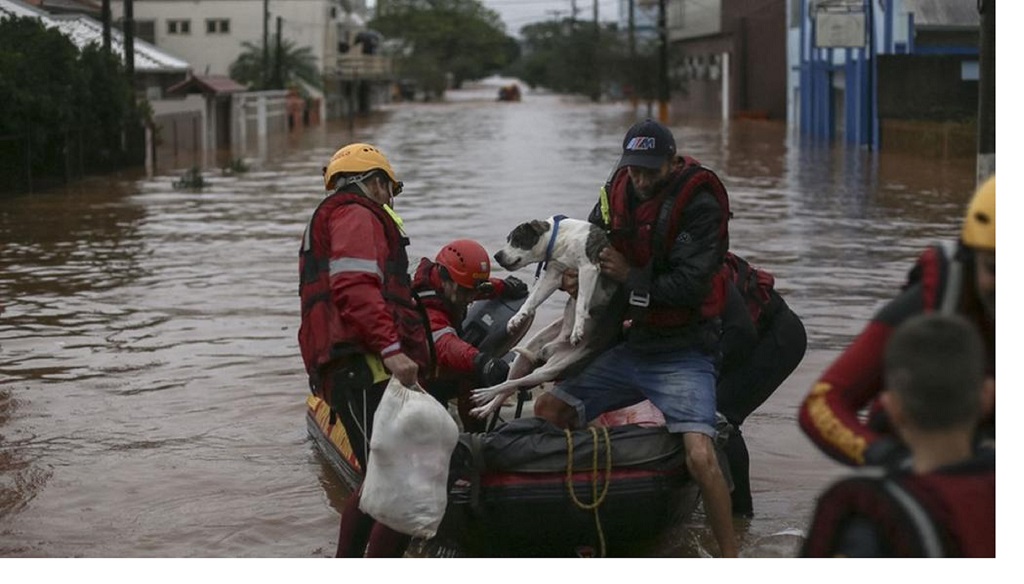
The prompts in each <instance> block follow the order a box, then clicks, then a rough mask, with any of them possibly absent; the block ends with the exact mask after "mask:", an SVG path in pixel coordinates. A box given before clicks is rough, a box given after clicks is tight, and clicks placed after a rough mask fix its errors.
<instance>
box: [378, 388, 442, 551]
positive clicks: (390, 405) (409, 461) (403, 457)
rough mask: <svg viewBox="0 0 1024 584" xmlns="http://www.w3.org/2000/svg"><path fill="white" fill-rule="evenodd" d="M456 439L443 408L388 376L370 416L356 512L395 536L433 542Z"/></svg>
mask: <svg viewBox="0 0 1024 584" xmlns="http://www.w3.org/2000/svg"><path fill="white" fill-rule="evenodd" d="M458 439H459V428H458V426H457V425H456V424H455V420H453V419H452V417H451V415H450V414H449V413H448V411H447V410H446V409H445V407H444V406H442V405H441V404H440V403H439V402H438V401H437V400H436V399H434V398H433V397H431V396H430V395H429V394H427V393H425V392H423V391H422V390H420V389H419V388H418V387H417V388H408V387H405V386H403V385H402V383H401V382H399V381H398V380H397V379H396V378H394V377H392V378H391V382H390V383H388V386H387V388H386V389H385V390H384V397H383V398H382V399H381V402H380V406H378V407H377V412H376V413H375V414H374V419H373V433H372V434H371V437H370V457H369V460H368V461H367V464H366V466H367V468H366V478H365V480H364V481H363V494H362V497H361V499H360V501H359V509H360V510H362V511H363V512H364V513H367V514H369V515H370V516H372V517H373V518H374V519H376V520H377V521H379V522H381V523H383V524H384V525H387V526H388V527H390V528H391V529H394V530H395V531H399V532H401V533H405V534H408V535H412V536H415V537H423V538H430V537H433V536H434V535H435V534H436V533H437V528H438V526H440V524H441V519H442V518H443V517H444V511H445V507H446V506H447V504H448V468H449V464H450V461H451V456H452V452H453V451H454V450H455V444H456V442H457V441H458Z"/></svg>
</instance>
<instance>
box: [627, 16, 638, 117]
mask: <svg viewBox="0 0 1024 584" xmlns="http://www.w3.org/2000/svg"><path fill="white" fill-rule="evenodd" d="M635 4H636V0H629V70H630V75H629V84H630V85H632V94H633V95H632V96H631V99H632V102H633V109H634V110H635V109H636V106H637V95H636V86H637V83H636V10H635V9H636V6H635Z"/></svg>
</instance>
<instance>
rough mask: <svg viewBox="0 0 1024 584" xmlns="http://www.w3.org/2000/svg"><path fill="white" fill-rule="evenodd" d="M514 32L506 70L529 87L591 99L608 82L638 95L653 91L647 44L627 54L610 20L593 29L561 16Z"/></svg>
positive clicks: (650, 53) (650, 50)
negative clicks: (516, 47)
mask: <svg viewBox="0 0 1024 584" xmlns="http://www.w3.org/2000/svg"><path fill="white" fill-rule="evenodd" d="M520 32H521V34H522V36H523V40H522V57H521V58H520V59H519V60H518V61H516V62H515V63H514V64H513V65H512V66H511V67H510V68H509V72H510V74H512V75H514V76H516V77H519V78H520V79H522V80H523V81H525V82H526V83H528V84H529V85H530V86H531V87H545V88H547V89H550V90H552V91H557V92H561V93H578V94H582V95H587V96H589V97H590V98H591V99H593V100H595V101H596V100H598V99H600V98H601V96H602V95H603V94H604V93H606V92H607V90H608V88H609V87H611V86H619V87H622V88H623V90H624V91H629V92H632V93H633V94H635V95H637V96H638V97H649V96H653V91H654V87H655V83H656V81H657V69H656V68H655V66H656V61H655V53H654V51H653V47H651V46H647V45H641V46H640V47H638V51H637V55H635V56H634V57H630V55H629V50H628V46H627V43H626V42H625V39H624V38H623V35H622V34H620V32H619V31H618V30H617V28H616V27H615V26H614V25H605V26H602V27H600V28H596V29H595V27H593V26H591V25H590V24H589V23H580V22H576V23H574V22H573V21H572V20H571V19H569V18H564V19H562V20H548V21H544V22H536V23H533V24H529V25H527V26H524V27H523V28H522V30H521V31H520ZM595 33H596V34H595Z"/></svg>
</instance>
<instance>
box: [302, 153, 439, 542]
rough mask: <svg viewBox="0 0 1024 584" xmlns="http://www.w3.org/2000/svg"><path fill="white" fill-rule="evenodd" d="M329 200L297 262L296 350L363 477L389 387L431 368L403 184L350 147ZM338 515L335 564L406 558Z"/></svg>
mask: <svg viewBox="0 0 1024 584" xmlns="http://www.w3.org/2000/svg"><path fill="white" fill-rule="evenodd" d="M323 176H324V186H325V188H326V189H327V193H328V194H327V196H326V197H325V198H324V199H323V200H322V201H321V202H320V204H319V205H318V206H317V208H316V210H315V211H314V212H313V215H312V217H311V218H310V220H309V224H308V225H307V226H306V231H305V234H304V236H303V241H302V248H301V250H300V253H299V276H300V284H299V295H300V297H301V300H302V325H301V327H300V329H299V347H300V348H301V351H302V358H303V361H304V362H305V365H306V372H307V373H308V375H309V383H310V388H311V390H312V391H313V393H314V394H315V395H317V396H319V397H321V398H323V399H324V400H325V401H326V402H327V403H328V404H329V405H330V406H331V415H332V417H333V416H337V417H338V418H340V420H341V422H342V424H343V425H344V428H345V431H346V433H347V434H348V437H349V440H350V442H351V445H352V449H353V451H354V453H355V456H356V458H357V459H358V461H359V464H360V466H361V467H362V468H363V469H365V468H366V462H367V457H368V454H369V453H368V449H369V442H370V435H369V433H370V431H371V429H372V428H373V414H374V412H375V411H376V409H377V406H378V405H379V404H380V400H381V398H382V397H383V394H384V389H385V387H386V385H387V382H388V380H389V378H390V377H391V376H392V375H394V376H395V377H396V378H398V380H399V381H401V382H402V383H403V384H404V385H406V386H410V387H411V386H414V385H416V382H417V376H418V373H419V371H420V370H421V369H422V368H427V367H429V361H430V358H429V348H428V343H427V328H426V324H425V320H424V318H423V316H422V313H421V311H420V309H419V307H418V306H417V304H416V302H415V301H414V298H413V293H412V285H411V284H412V282H411V278H410V277H409V260H408V257H407V255H406V249H405V248H406V246H407V245H408V244H409V239H408V238H407V237H406V235H405V232H404V231H403V229H402V220H401V219H400V218H399V217H398V215H397V214H396V213H395V212H394V210H393V208H392V206H391V205H392V203H393V200H394V197H395V196H397V195H398V194H399V193H400V192H401V191H402V183H401V182H400V181H399V180H398V178H397V176H396V175H395V171H394V170H393V169H392V168H391V164H390V163H389V162H388V160H387V158H385V156H384V154H383V153H381V151H380V150H378V149H377V148H376V147H374V146H372V145H370V144H361V143H357V144H349V145H348V146H345V147H343V148H341V149H340V150H338V151H337V152H335V153H334V155H333V156H332V157H331V159H330V161H329V162H328V164H327V166H326V167H324V169H323ZM359 499H360V491H357V492H356V493H354V494H353V495H352V496H351V497H349V498H348V500H347V501H346V504H345V509H344V510H343V511H342V515H341V527H340V531H339V536H338V550H337V556H338V557H351V556H356V557H362V556H363V555H364V551H365V555H366V556H368V557H374V556H394V557H397V556H402V555H403V554H404V553H405V548H406V546H407V545H408V543H409V539H410V538H409V536H407V535H404V534H401V533H398V532H396V531H394V530H392V529H390V528H388V527H387V526H385V525H383V524H380V523H376V522H375V521H374V520H373V518H372V517H370V516H368V515H365V514H363V513H362V512H361V511H360V510H359Z"/></svg>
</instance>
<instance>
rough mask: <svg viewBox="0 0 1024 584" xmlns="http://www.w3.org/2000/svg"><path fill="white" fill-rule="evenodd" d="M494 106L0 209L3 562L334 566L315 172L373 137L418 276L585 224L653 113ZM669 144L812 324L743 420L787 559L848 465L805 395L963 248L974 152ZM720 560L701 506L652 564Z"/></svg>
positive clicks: (461, 96)
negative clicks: (307, 316)
mask: <svg viewBox="0 0 1024 584" xmlns="http://www.w3.org/2000/svg"><path fill="white" fill-rule="evenodd" d="M494 95H495V91H494V90H492V88H487V89H485V90H482V91H480V92H476V93H474V92H473V91H464V92H457V93H454V94H453V95H452V99H451V100H450V101H449V102H448V103H443V104H397V105H394V106H390V107H388V108H387V109H385V110H384V111H382V112H380V113H378V114H375V115H374V116H372V117H371V118H369V119H364V120H360V121H359V123H358V124H357V125H356V126H355V135H354V136H353V135H352V134H351V133H349V125H348V123H346V122H341V123H338V124H336V125H334V126H330V127H326V128H318V129H313V130H307V131H306V132H305V133H304V134H303V135H301V136H299V137H293V138H290V139H288V140H286V141H282V142H281V143H280V144H276V145H275V147H274V148H272V149H271V152H272V156H271V159H269V160H266V161H252V168H251V170H250V171H249V172H247V173H244V174H239V175H236V176H222V175H221V173H220V172H219V171H218V170H216V169H209V170H207V172H206V178H207V180H208V181H209V182H210V184H209V185H208V186H207V187H206V188H204V189H202V190H201V191H198V192H186V191H179V190H176V189H175V188H173V187H172V182H174V181H175V180H177V179H178V178H179V177H180V175H181V174H182V172H183V170H184V169H175V170H168V171H165V172H164V173H162V174H159V175H158V176H155V177H153V178H146V177H138V176H130V175H121V176H115V177H107V178H90V179H87V180H84V181H82V182H80V183H76V184H74V185H72V186H70V187H67V188H64V189H58V190H55V191H51V192H45V193H36V194H33V195H15V196H7V197H4V198H2V199H0V305H3V306H4V308H5V311H4V312H3V314H2V315H0V556H7V557H82V556H84V557H197V556H198V557H296V558H308V557H325V556H330V555H332V554H333V551H334V547H335V544H336V538H337V527H338V513H339V509H340V508H341V506H342V504H343V502H344V499H345V497H346V496H347V491H346V489H345V487H344V486H343V483H342V482H341V481H340V480H339V479H338V478H337V477H335V476H334V475H333V474H332V472H331V470H330V467H329V466H328V465H327V463H326V462H325V460H324V459H323V458H322V457H321V455H320V454H319V453H318V452H317V450H316V448H315V446H314V445H313V443H312V442H311V441H310V440H309V438H308V436H307V433H306V423H305V418H304V416H305V405H304V403H305V398H306V395H307V393H308V389H307V386H306V381H305V374H304V372H303V370H302V361H301V359H300V357H299V352H298V346H297V343H296V338H295V337H296V331H297V328H298V324H299V316H298V309H299V302H298V297H297V251H298V247H299V240H300V238H301V235H302V231H303V228H304V225H305V222H306V221H307V219H308V217H309V214H310V213H311V211H312V210H313V208H314V207H315V206H316V204H317V202H318V200H319V199H320V197H321V196H322V183H321V182H320V180H321V179H320V167H321V166H322V165H323V164H324V162H325V160H326V159H327V158H328V157H329V156H330V154H331V153H332V152H333V151H334V150H335V149H336V148H337V147H339V146H340V145H342V144H344V143H347V142H350V141H353V138H355V139H356V140H359V141H369V142H373V143H375V144H376V145H378V146H379V147H380V148H382V149H383V150H384V152H386V153H387V154H388V155H389V156H390V158H391V162H392V164H393V165H394V168H395V170H396V171H397V173H398V174H399V175H400V178H401V179H402V180H404V181H405V184H406V190H405V193H404V194H402V196H400V197H399V198H398V199H397V202H396V207H397V211H398V212H399V214H401V215H402V217H403V218H404V219H405V222H406V227H407V231H408V232H409V234H410V236H411V238H412V246H411V248H410V255H411V257H412V258H413V261H416V259H418V257H420V256H433V255H434V253H436V251H437V249H438V248H439V247H440V246H441V245H442V244H443V243H445V242H446V241H447V240H449V239H451V238H455V237H471V238H475V239H478V240H479V241H480V242H481V243H483V244H484V245H485V247H487V248H488V249H490V250H492V252H493V251H494V250H496V249H497V248H498V247H499V246H500V245H501V244H502V243H503V242H504V238H505V235H506V234H507V233H508V231H509V230H510V229H511V228H512V227H514V226H515V225H516V224H518V223H519V222H521V221H525V220H529V219H533V218H538V217H547V216H549V215H553V214H558V213H562V214H565V215H568V216H575V217H581V218H582V217H585V216H586V214H587V213H588V212H589V210H590V208H591V207H592V206H593V204H594V202H595V200H596V196H597V189H598V187H599V186H600V185H601V184H602V183H603V181H604V180H605V177H606V176H607V174H608V172H609V170H610V169H611V165H612V164H614V163H615V161H616V159H617V155H618V151H619V147H620V145H621V138H622V135H623V133H624V132H625V130H626V128H627V127H628V126H629V125H630V124H631V123H632V122H633V121H634V120H635V119H636V116H637V115H638V113H639V114H642V113H643V112H634V111H632V110H631V108H630V107H629V106H628V105H625V104H598V105H595V104H591V103H587V102H583V101H578V100H572V99H563V98H560V97H557V96H551V95H537V94H532V93H526V95H525V96H524V99H523V101H522V102H520V103H498V102H494V101H493V99H492V98H493V97H494ZM673 130H674V132H675V134H676V140H677V142H678V144H679V146H680V150H681V151H682V152H684V153H687V154H690V155H692V156H694V157H696V158H698V159H700V160H701V161H703V162H704V163H705V164H707V165H709V166H711V167H713V168H715V169H716V170H717V171H718V172H719V174H720V175H721V177H722V179H723V180H724V182H725V184H726V186H727V187H728V189H729V192H730V195H731V197H732V207H733V210H734V213H735V216H734V219H733V221H732V223H731V227H730V231H731V236H732V245H733V249H734V250H735V251H737V252H739V253H740V254H742V255H744V256H746V257H748V258H749V259H751V260H752V261H754V262H755V263H758V264H761V265H762V266H764V267H767V268H769V269H770V270H771V271H773V272H774V273H775V275H776V278H777V282H778V287H779V288H780V289H781V291H782V292H783V293H784V295H785V296H786V299H787V301H788V302H789V304H790V305H791V306H792V307H793V309H794V310H795V311H796V312H797V313H798V314H799V315H801V316H802V317H803V319H804V324H805V326H806V328H807V332H808V350H807V355H806V357H805V359H804V361H803V363H802V364H801V365H800V367H799V368H798V369H797V371H796V372H795V373H794V374H793V375H792V376H791V377H790V378H789V379H788V380H787V381H786V383H785V384H784V385H783V386H782V387H781V388H780V389H779V390H778V391H777V392H776V393H775V394H774V395H773V396H772V397H771V399H769V400H768V402H767V403H766V404H765V405H764V406H762V407H761V409H760V410H758V411H757V412H755V413H754V414H753V415H752V416H751V417H750V418H749V419H748V421H747V422H746V424H745V426H744V434H745V435H746V437H747V443H748V446H749V448H750V453H751V482H752V485H753V489H754V507H755V512H756V516H755V517H754V518H753V519H752V520H749V521H740V522H738V523H737V529H738V536H739V537H740V538H741V544H740V548H741V554H742V555H746V556H752V557H778V556H792V555H793V554H794V553H795V550H796V549H797V546H798V545H799V542H800V541H801V537H802V533H803V529H804V527H805V524H806V522H807V519H808V517H809V514H810V512H811V510H812V509H813V503H814V497H815V495H816V494H817V493H818V492H819V491H820V490H821V488H822V487H823V486H824V485H825V484H826V483H827V482H828V481H829V480H831V479H832V478H834V477H835V476H837V474H838V473H841V472H842V471H843V468H842V467H840V466H838V465H837V464H835V463H832V462H831V461H829V460H828V459H827V458H825V457H824V456H823V455H821V454H820V453H818V451H817V450H816V449H815V448H814V447H813V446H812V445H811V444H810V442H809V441H808V440H807V439H806V438H805V437H804V436H803V434H802V433H801V432H800V430H799V428H798V427H797V423H796V414H797V407H798V405H799V402H800V400H801V399H802V397H803V396H804V394H805V393H806V392H807V390H808V389H809V388H810V386H811V383H812V382H813V380H814V379H815V377H816V376H817V375H818V374H819V373H820V372H821V371H822V370H823V369H824V368H825V367H826V366H827V365H828V364H829V363H830V362H831V360H832V359H833V358H834V357H835V356H836V355H837V353H838V351H839V350H841V348H842V347H843V346H844V345H845V344H846V343H848V342H849V341H850V340H851V339H852V338H853V337H854V336H855V335H856V334H857V332H858V331H859V330H860V328H861V327H862V325H863V324H864V322H865V321H866V320H867V319H868V318H869V317H870V316H871V315H872V313H873V312H874V310H875V309H876V308H877V307H878V306H879V305H880V303H881V302H882V301H883V300H884V299H886V298H888V297H890V296H891V295H893V294H894V292H895V291H896V290H897V289H898V287H899V286H900V284H901V282H902V280H903V278H904V276H905V273H906V270H907V269H908V267H909V266H910V264H911V262H912V261H913V259H914V257H915V256H916V254H917V252H918V251H919V250H920V249H921V248H922V247H924V246H926V245H928V244H930V243H933V242H936V241H939V240H943V239H946V238H951V237H955V236H956V233H957V228H956V226H957V225H958V223H959V219H960V215H961V212H962V209H963V208H964V205H965V203H966V201H967V199H968V197H969V194H970V192H971V190H972V185H973V180H974V160H973V159H969V160H933V159H922V158H920V157H917V156H915V155H914V154H913V153H909V154H895V153H883V154H881V155H875V154H872V153H870V152H865V151H863V150H860V149H848V148H845V147H843V146H829V145H813V144H801V142H800V139H799V136H796V135H794V134H791V133H790V132H789V131H788V130H787V129H786V127H785V126H784V125H782V124H777V123H769V122H758V121H742V122H740V121H734V122H731V123H728V124H724V125H723V124H722V123H721V122H718V121H713V122H701V123H690V122H687V123H683V122H678V123H675V124H674V125H673ZM520 276H521V277H523V278H524V279H525V280H527V281H530V280H532V274H530V273H527V272H526V271H524V273H523V274H520ZM551 304H552V306H550V307H546V308H545V309H544V311H542V312H541V313H540V315H539V316H538V322H542V321H546V319H550V318H553V317H554V316H555V315H556V314H557V311H558V309H557V307H555V306H554V304H555V303H551ZM707 549H715V546H714V544H713V539H712V538H711V535H710V530H709V529H708V528H707V526H706V524H705V523H704V517H703V515H702V514H701V513H699V512H698V513H697V514H695V515H694V517H693V518H692V519H691V521H690V522H689V523H687V524H686V525H683V526H680V528H679V529H677V530H673V532H672V533H670V534H669V536H668V537H667V538H666V541H665V542H664V544H663V545H661V546H659V547H658V548H657V549H655V550H652V552H651V555H652V556H686V557H697V556H703V555H706V554H707V551H706V550H707Z"/></svg>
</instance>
